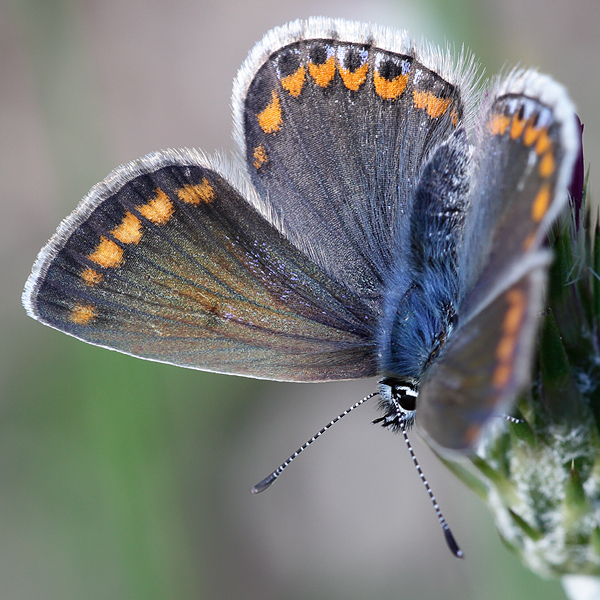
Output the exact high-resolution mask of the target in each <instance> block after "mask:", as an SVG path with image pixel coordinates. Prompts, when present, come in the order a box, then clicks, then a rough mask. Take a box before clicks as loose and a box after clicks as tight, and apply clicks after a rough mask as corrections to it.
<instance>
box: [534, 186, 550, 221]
mask: <svg viewBox="0 0 600 600" xmlns="http://www.w3.org/2000/svg"><path fill="white" fill-rule="evenodd" d="M549 206H550V186H549V185H548V184H545V185H543V186H542V187H541V188H540V191H539V192H538V193H537V196H536V197H535V200H534V201H533V205H532V206H531V218H532V219H533V220H534V221H535V222H536V223H539V222H540V221H541V220H542V218H543V216H544V215H545V214H546V211H547V210H548V207H549Z"/></svg>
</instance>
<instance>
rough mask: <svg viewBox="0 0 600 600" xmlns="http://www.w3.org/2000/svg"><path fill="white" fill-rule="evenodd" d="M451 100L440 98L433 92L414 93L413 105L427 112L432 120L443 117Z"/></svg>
mask: <svg viewBox="0 0 600 600" xmlns="http://www.w3.org/2000/svg"><path fill="white" fill-rule="evenodd" d="M450 102H451V100H450V98H439V97H438V96H436V95H435V94H432V93H431V92H418V91H417V90H415V91H414V92H413V103H414V105H415V107H416V108H420V109H421V110H426V111H427V114H428V115H429V116H430V117H431V118H432V119H437V118H439V117H441V116H442V115H443V114H444V113H445V112H446V111H447V110H448V107H449V106H450Z"/></svg>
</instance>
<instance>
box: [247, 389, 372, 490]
mask: <svg viewBox="0 0 600 600" xmlns="http://www.w3.org/2000/svg"><path fill="white" fill-rule="evenodd" d="M378 394H379V392H373V393H371V394H369V395H368V396H365V397H364V398H363V399H362V400H359V401H358V402H357V403H356V404H353V405H352V406H351V407H350V408H347V409H346V410H345V411H344V412H343V413H342V414H340V415H338V416H337V417H336V418H335V419H333V421H330V422H329V423H327V425H325V427H323V429H321V430H320V431H319V432H318V433H315V435H313V436H312V437H311V438H310V440H308V441H307V442H305V443H304V444H302V446H300V448H298V450H296V452H294V454H292V455H291V456H290V457H289V458H288V459H287V460H286V461H285V462H284V463H282V464H281V465H279V467H277V468H276V469H275V470H274V471H273V472H272V473H271V474H270V475H269V476H268V477H265V478H264V479H263V480H262V481H261V482H260V483H257V484H256V485H255V486H254V487H253V488H252V489H251V490H250V491H251V492H252V493H253V494H260V493H261V492H264V491H265V490H266V489H267V488H268V487H269V486H270V485H271V484H272V483H273V482H274V481H275V480H276V479H277V478H278V477H279V476H280V475H281V473H282V472H283V470H284V469H285V468H286V467H287V466H288V465H289V464H290V463H291V462H292V461H293V460H294V459H295V458H296V456H298V454H300V453H301V452H303V451H304V450H306V449H307V448H308V447H309V446H310V445H311V444H312V443H313V442H315V441H316V440H318V439H319V438H320V437H321V436H322V435H323V434H324V433H325V432H326V431H327V430H328V429H329V428H330V427H332V426H333V425H335V424H336V423H337V422H338V421H339V420H340V419H341V418H342V417H345V416H346V415H347V414H348V413H351V412H352V411H353V410H354V409H355V408H358V407H359V406H360V405H361V404H364V403H365V402H366V401H367V400H370V399H371V398H373V396H377V395H378Z"/></svg>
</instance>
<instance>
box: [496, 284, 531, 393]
mask: <svg viewBox="0 0 600 600" xmlns="http://www.w3.org/2000/svg"><path fill="white" fill-rule="evenodd" d="M506 300H507V302H508V310H507V311H506V314H505V315H504V320H503V321H502V338H501V339H500V343H499V344H498V346H497V347H496V358H497V359H498V364H497V366H496V369H495V370H494V373H493V375H492V385H493V386H494V387H495V388H496V389H501V388H503V387H504V386H505V385H506V384H507V383H508V381H509V379H510V377H511V374H512V372H513V363H514V355H515V349H516V346H517V342H518V336H519V331H520V330H521V323H522V322H523V317H524V316H525V301H526V298H525V294H524V292H523V291H522V290H520V289H517V288H514V289H512V290H509V291H508V293H507V294H506Z"/></svg>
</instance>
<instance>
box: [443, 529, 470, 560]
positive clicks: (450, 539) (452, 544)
mask: <svg viewBox="0 0 600 600" xmlns="http://www.w3.org/2000/svg"><path fill="white" fill-rule="evenodd" d="M444 537H445V538H446V544H448V548H450V552H452V554H454V556H456V558H464V557H465V555H464V553H463V551H462V550H461V549H460V548H459V547H458V544H457V543H456V540H455V539H454V536H453V535H452V532H451V531H450V528H449V527H448V526H446V527H444Z"/></svg>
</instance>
